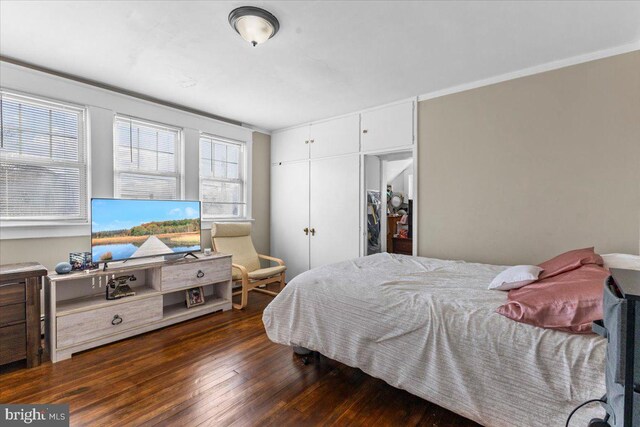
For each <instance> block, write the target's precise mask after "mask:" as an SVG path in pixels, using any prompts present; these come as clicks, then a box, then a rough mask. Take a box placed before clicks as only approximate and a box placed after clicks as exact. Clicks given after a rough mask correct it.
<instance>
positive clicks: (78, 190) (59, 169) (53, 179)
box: [0, 91, 88, 222]
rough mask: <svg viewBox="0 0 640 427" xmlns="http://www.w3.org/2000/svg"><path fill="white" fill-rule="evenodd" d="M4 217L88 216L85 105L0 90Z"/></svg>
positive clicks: (68, 218)
mask: <svg viewBox="0 0 640 427" xmlns="http://www.w3.org/2000/svg"><path fill="white" fill-rule="evenodd" d="M0 123H1V132H0V135H1V136H0V219H1V220H3V221H72V222H77V221H87V197H88V196H87V193H88V191H87V156H86V150H87V147H86V145H87V144H86V137H85V135H86V134H85V111H84V109H83V108H80V107H76V106H72V105H66V104H63V103H58V102H52V101H47V100H42V99H36V98H32V97H30V96H23V95H18V94H12V93H8V92H4V91H3V92H0Z"/></svg>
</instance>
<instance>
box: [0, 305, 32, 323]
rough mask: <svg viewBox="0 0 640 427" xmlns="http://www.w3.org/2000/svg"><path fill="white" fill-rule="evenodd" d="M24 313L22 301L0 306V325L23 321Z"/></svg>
mask: <svg viewBox="0 0 640 427" xmlns="http://www.w3.org/2000/svg"><path fill="white" fill-rule="evenodd" d="M25 314H26V312H25V307H24V303H23V302H21V303H18V304H10V305H5V306H0V327H2V326H6V325H8V324H9V323H15V322H24V321H25Z"/></svg>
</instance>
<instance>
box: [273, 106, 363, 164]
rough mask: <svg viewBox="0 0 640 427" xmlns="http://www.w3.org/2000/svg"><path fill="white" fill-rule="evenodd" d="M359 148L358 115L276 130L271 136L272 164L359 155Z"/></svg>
mask: <svg viewBox="0 0 640 427" xmlns="http://www.w3.org/2000/svg"><path fill="white" fill-rule="evenodd" d="M358 151H360V116H359V115H358V114H352V115H350V116H346V117H340V118H337V119H332V120H327V121H324V122H319V123H312V124H308V125H305V126H301V127H297V128H294V129H287V130H284V131H280V132H275V133H274V134H273V135H272V136H271V162H272V163H281V162H290V161H295V160H306V159H309V158H312V159H317V158H321V157H329V156H340V155H343V154H355V153H357V152H358Z"/></svg>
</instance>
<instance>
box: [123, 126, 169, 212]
mask: <svg viewBox="0 0 640 427" xmlns="http://www.w3.org/2000/svg"><path fill="white" fill-rule="evenodd" d="M180 135H181V132H180V129H177V128H172V127H169V126H163V125H157V124H154V123H149V122H144V121H141V120H136V119H131V118H128V117H122V116H116V119H115V129H114V139H115V156H114V157H115V167H114V169H115V170H114V180H115V183H114V184H115V196H116V197H121V198H124V199H158V200H172V199H180V197H181V194H180V188H181V183H180V181H181V171H180V169H181V168H180Z"/></svg>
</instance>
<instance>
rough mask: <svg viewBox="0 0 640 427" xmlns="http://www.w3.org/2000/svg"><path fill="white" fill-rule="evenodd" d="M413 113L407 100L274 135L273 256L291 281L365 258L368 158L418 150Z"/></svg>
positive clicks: (412, 104) (272, 189)
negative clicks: (364, 185)
mask: <svg viewBox="0 0 640 427" xmlns="http://www.w3.org/2000/svg"><path fill="white" fill-rule="evenodd" d="M414 115H415V112H414V102H413V101H407V102H403V103H398V104H394V105H390V106H387V107H382V108H378V109H375V110H369V111H366V112H363V113H359V114H351V115H347V116H343V117H339V118H336V119H331V120H326V121H322V122H314V123H310V124H306V125H303V126H299V127H295V128H291V129H287V130H283V131H277V132H274V133H273V134H272V136H271V255H272V256H275V257H278V258H281V259H283V260H284V261H285V263H286V265H287V281H290V280H291V279H293V278H294V277H295V276H297V275H299V274H300V273H303V272H305V271H307V270H308V269H310V268H315V267H319V266H322V265H326V264H331V263H335V262H339V261H345V260H348V259H352V258H356V257H358V256H359V254H360V244H361V241H362V238H361V231H362V230H361V229H360V227H361V206H360V205H361V200H363V199H362V198H361V194H360V192H361V185H360V176H361V174H360V169H361V158H362V156H361V154H362V153H363V152H369V151H384V150H393V149H395V148H398V147H402V148H405V149H406V148H407V147H408V146H411V145H412V144H413V143H414ZM365 131H366V132H365ZM362 209H363V208H362Z"/></svg>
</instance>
